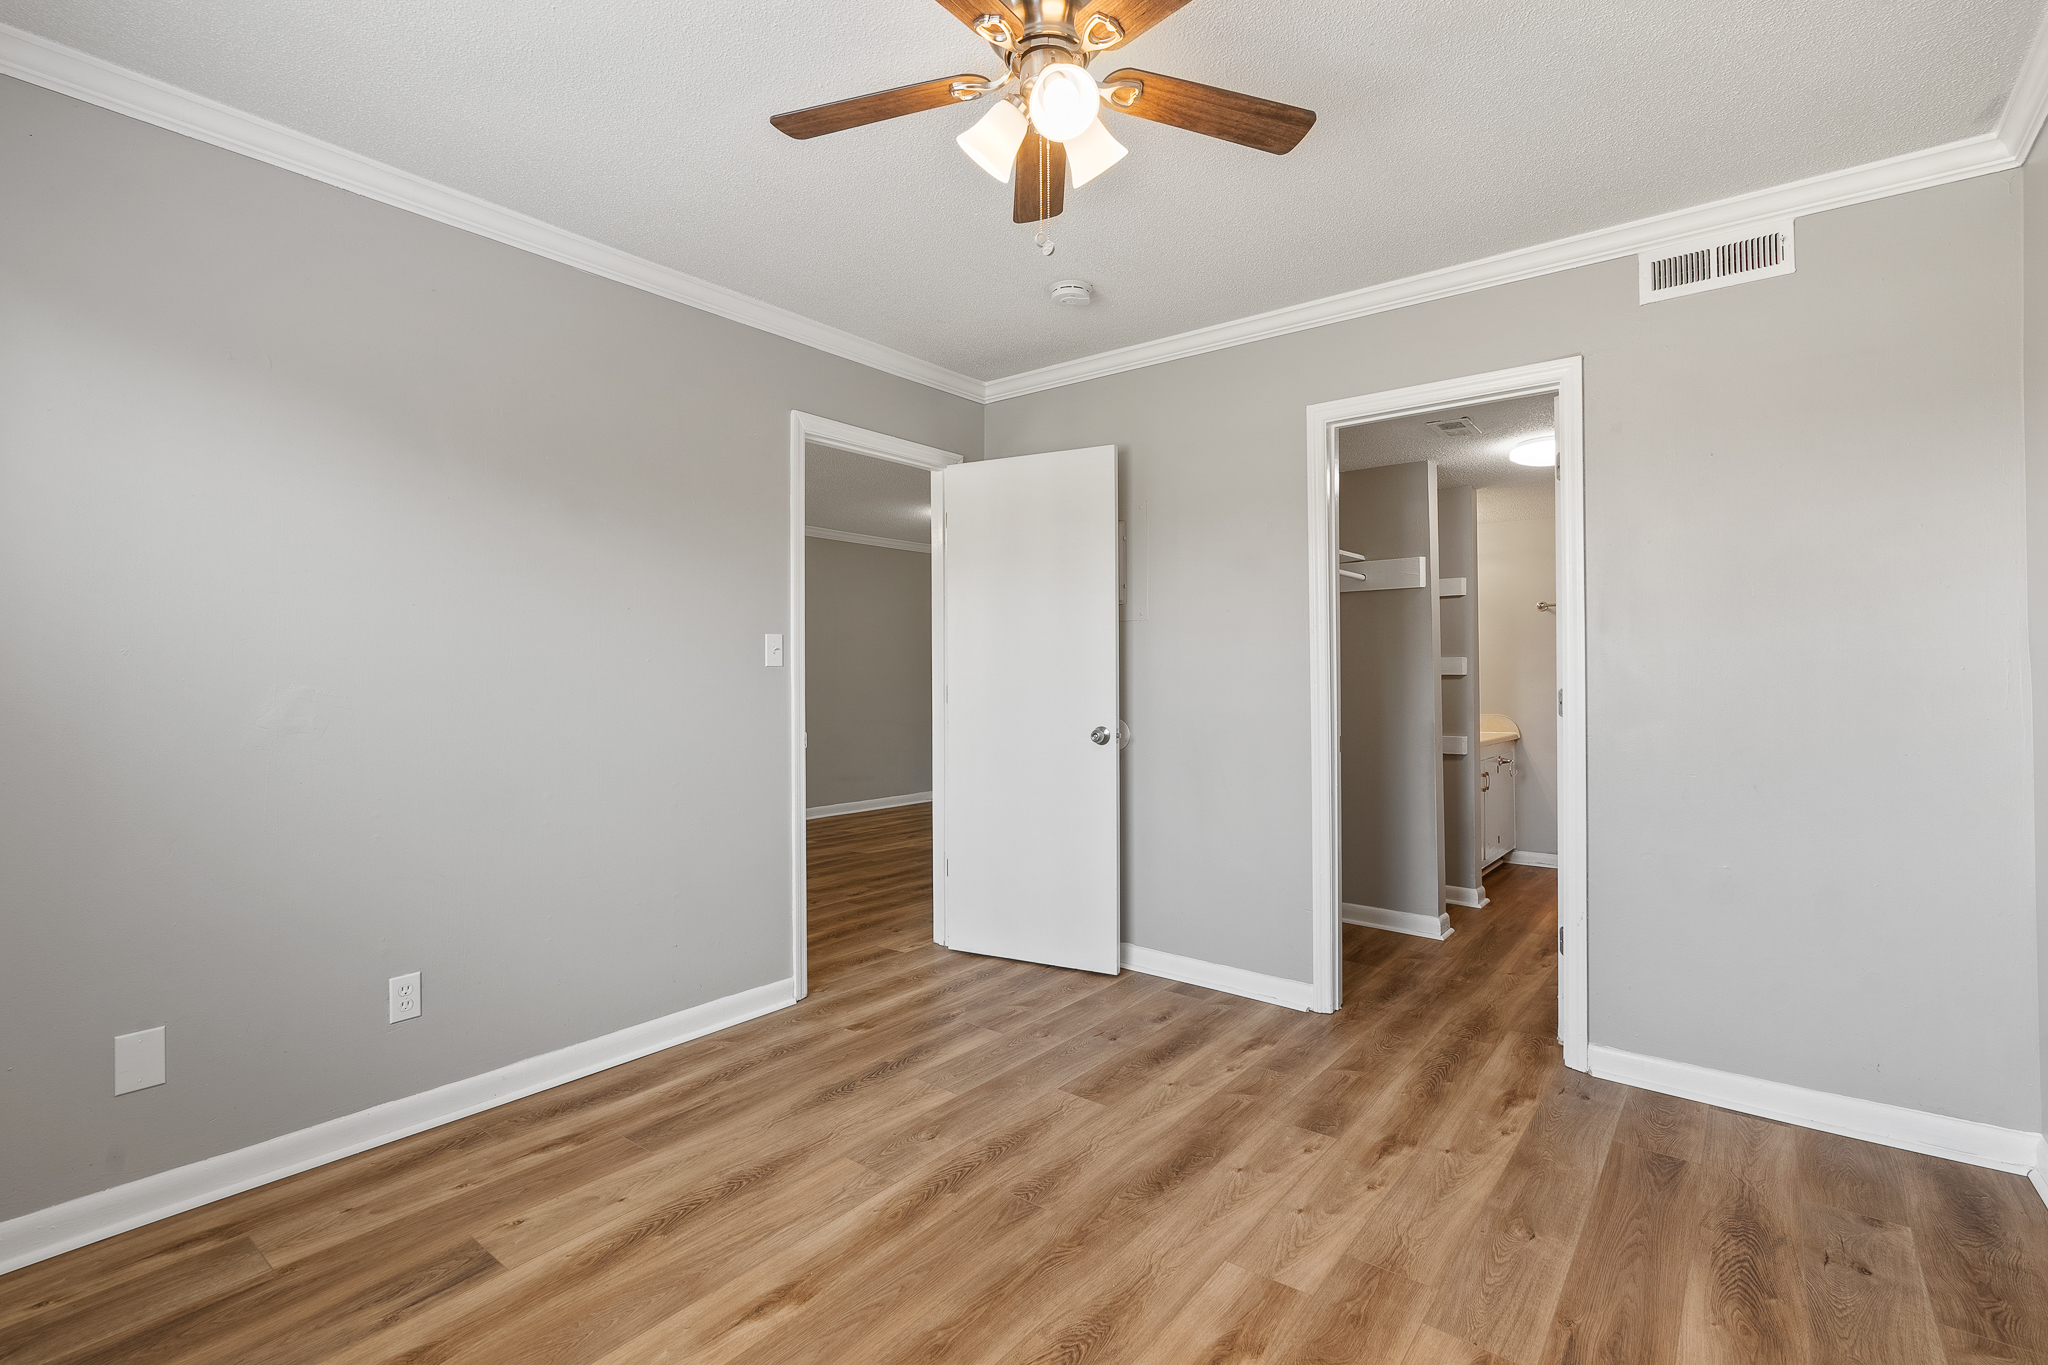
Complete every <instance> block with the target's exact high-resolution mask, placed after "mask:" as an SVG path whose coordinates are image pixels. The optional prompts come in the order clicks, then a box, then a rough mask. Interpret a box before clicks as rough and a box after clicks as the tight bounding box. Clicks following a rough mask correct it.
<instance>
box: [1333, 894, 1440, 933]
mask: <svg viewBox="0 0 2048 1365" xmlns="http://www.w3.org/2000/svg"><path fill="white" fill-rule="evenodd" d="M1344 922H1345V923H1346V924H1362V925H1364V926H1365V927H1366V928H1368V929H1391V930H1393V931H1394V932H1395V933H1397V934H1413V935H1415V936H1416V937H1417V938H1438V939H1442V938H1449V937H1450V936H1451V917H1450V916H1449V915H1447V914H1444V913H1442V912H1441V911H1439V912H1438V913H1436V914H1434V915H1425V914H1422V913H1421V912H1420V911H1416V910H1382V909H1380V908H1379V907H1378V906H1377V905H1353V904H1351V903H1350V902H1349V901H1346V902H1345V903H1344Z"/></svg>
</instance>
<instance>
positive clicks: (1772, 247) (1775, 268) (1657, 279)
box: [1636, 221, 1792, 303]
mask: <svg viewBox="0 0 2048 1365" xmlns="http://www.w3.org/2000/svg"><path fill="white" fill-rule="evenodd" d="M1636 259H1637V261H1638V263H1639V264H1640V267H1641V269H1640V275H1641V281H1642V298H1641V301H1642V302H1643V303H1655V302H1656V301H1657V300H1659V299H1675V298H1677V297H1678V296H1679V295H1681V294H1699V293H1704V292H1705V291H1706V290H1709V289H1722V288H1726V287H1727V286H1728V285H1731V284H1747V283H1748V282H1749V281H1751V280H1762V279H1768V278H1770V277H1771V276H1773V275H1789V274H1791V273H1792V224H1791V223H1790V222H1789V221H1787V222H1783V223H1767V224H1751V225H1750V226H1748V227H1745V228H1738V229H1736V230H1735V231H1733V232H1725V233H1720V234H1717V235H1715V236H1713V237H1711V238H1705V239H1695V240H1693V241H1689V242H1674V243H1671V244H1669V245H1666V246H1660V247H1656V248H1654V249H1653V250H1650V251H1645V252H1643V253H1642V254H1641V255H1640V256H1638V257H1637V258H1636Z"/></svg>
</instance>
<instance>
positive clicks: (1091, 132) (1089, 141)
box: [1067, 119, 1131, 190]
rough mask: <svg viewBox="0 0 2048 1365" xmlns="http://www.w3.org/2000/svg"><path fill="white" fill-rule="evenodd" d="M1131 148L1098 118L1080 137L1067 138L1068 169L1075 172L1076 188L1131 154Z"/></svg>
mask: <svg viewBox="0 0 2048 1365" xmlns="http://www.w3.org/2000/svg"><path fill="white" fill-rule="evenodd" d="M1130 150H1131V149H1130V148H1128V147H1126V146H1124V144H1123V143H1121V142H1118V141H1117V140H1116V139H1115V138H1113V137H1111V136H1110V135H1109V129H1107V128H1105V127H1103V126H1102V120H1101V119H1097V120H1095V122H1093V123H1091V124H1089V125H1088V131H1087V132H1085V133H1082V134H1081V135H1080V136H1079V137H1070V138H1068V139H1067V169H1068V170H1070V171H1072V172H1073V173H1074V188H1075V189H1077V190H1078V189H1080V188H1081V187H1082V186H1083V185H1085V184H1087V183H1088V182H1089V181H1091V180H1093V179H1094V178H1095V177H1096V176H1098V175H1101V174H1102V173H1103V172H1104V171H1106V170H1108V169H1109V168H1110V167H1111V166H1114V165H1116V163H1117V162H1119V161H1122V160H1123V159H1124V157H1125V156H1127V155H1129V153H1130Z"/></svg>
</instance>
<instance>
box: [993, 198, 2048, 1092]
mask: <svg viewBox="0 0 2048 1365" xmlns="http://www.w3.org/2000/svg"><path fill="white" fill-rule="evenodd" d="M2019 189H2020V186H2019V180H2018V176H2017V175H2016V174H2004V175H1996V176H1986V177H1980V178H1977V179H1973V180H1968V181H1964V182H1961V183H1958V184H1953V185H1947V186H1942V187H1939V188H1935V189H1929V190H1922V191H1919V192H1916V193H1913V194H1908V195H1901V196H1897V197H1894V198H1890V199H1885V200H1881V201H1878V202H1875V203H1870V204H1864V205H1859V206H1856V207H1852V208H1845V209H1839V210H1835V211H1833V212H1829V213H1824V214H1818V215H1815V216H1812V217H1808V218H1804V219H1802V220H1800V223H1799V226H1798V232H1799V270H1798V273H1796V274H1794V275H1790V276H1786V277H1783V278H1778V279H1769V280H1762V281H1758V282H1755V283H1751V284H1746V285H1742V286H1739V287H1736V288H1731V289H1725V290H1718V291H1714V292H1711V293H1705V294H1700V295H1696V296H1692V297H1688V298H1681V299H1676V300H1671V301H1668V302H1663V303H1658V304H1653V305H1650V306H1648V307H1644V306H1640V305H1638V303H1637V301H1636V262H1635V261H1634V260H1633V259H1626V260H1618V261H1611V262H1606V263H1603V264H1600V265H1596V266H1589V267H1586V268H1584V269H1580V270H1574V271H1569V272H1565V273H1561V274H1554V275H1548V276H1543V277H1541V278H1537V279H1531V280H1526V281H1521V282H1519V283H1515V284H1511V285H1506V286H1502V287H1500V288H1495V289H1489V290H1485V291H1482V292H1478V293H1473V294H1466V295H1461V296H1458V297H1454V298H1448V299H1442V300H1438V301H1436V302H1433V303H1428V304H1422V305H1419V306H1415V307H1410V308H1403V309H1398V310H1395V311H1392V312H1386V313H1379V314H1375V315H1373V316H1370V317H1363V318H1358V319H1355V320H1352V321H1349V322H1344V323H1339V324H1334V325H1331V326H1327V327H1322V328H1318V329H1315V330H1311V331H1305V332H1297V333H1293V334H1291V335H1287V336H1282V337H1276V338H1273V339H1270V340H1267V341H1262V342H1259V343H1256V344H1254V345H1248V346H1240V347H1235V348H1231V349H1228V350H1222V351H1215V352H1211V353H1209V354H1205V355H1199V356H1193V357H1189V358H1187V359H1184V360H1178V361H1174V362H1171V363H1169V364H1164V365H1156V366H1150V367H1147V368H1144V369H1138V370H1132V371H1129V372H1127V373H1124V374H1119V375H1113V376H1109V377H1106V378H1103V379H1098V380H1093V381H1090V382H1088V383H1086V384H1081V385H1075V386H1070V387H1067V388H1062V389H1058V390H1055V391H1052V392H1047V393H1042V394H1035V395H1030V396H1027V397H1023V398H1017V399H1012V400H1009V401H1006V402H1003V403H999V404H994V405H992V406H991V407H990V408H989V411H988V424H987V449H988V452H989V453H990V454H992V455H1010V454H1021V453H1025V452H1029V451H1034V450H1061V449H1068V448H1072V447H1075V446H1085V445H1093V444H1101V443H1109V442H1114V443H1116V444H1117V445H1119V446H1120V447H1121V448H1122V450H1123V453H1124V479H1125V487H1124V494H1125V505H1126V506H1130V505H1133V504H1134V503H1144V504H1146V505H1147V506H1148V511H1149V517H1150V536H1149V544H1150V551H1149V552H1150V553H1151V554H1152V555H1153V556H1155V557H1156V559H1157V562H1156V563H1155V564H1153V565H1152V566H1151V570H1152V572H1151V577H1150V584H1151V587H1150V595H1149V603H1148V611H1147V619H1146V620H1145V621H1143V622H1138V623H1133V626H1134V628H1133V629H1131V630H1130V631H1128V632H1127V634H1126V637H1125V641H1126V643H1125V649H1126V666H1127V673H1126V678H1127V697H1128V703H1127V704H1128V711H1127V715H1128V717H1129V720H1130V722H1131V725H1132V728H1133V731H1134V733H1135V738H1134V739H1133V740H1132V743H1131V747H1130V749H1129V751H1128V752H1127V754H1126V760H1127V762H1126V767H1125V781H1126V787H1125V791H1126V793H1127V797H1126V800H1127V802H1128V810H1129V812H1130V815H1129V820H1130V823H1131V828H1132V834H1131V838H1130V842H1129V846H1128V860H1127V864H1126V866H1127V867H1128V869H1129V873H1128V876H1129V894H1128V900H1127V910H1126V919H1127V936H1128V937H1129V939H1130V941H1132V942H1134V943H1137V944H1140V945H1142V946H1145V947H1149V948H1156V949H1161V950H1163V951H1166V952H1173V953H1180V954H1183V955H1185V956H1188V957H1194V958H1198V959H1202V960H1205V961H1209V962H1218V963H1226V964H1229V965H1232V966H1237V967H1243V968H1248V969H1250V970H1253V971H1260V972H1268V973H1272V974H1274V975H1277V976H1284V977H1291V978H1293V979H1296V980H1306V979H1307V977H1308V974H1309V915H1308V889H1309V888H1308V875H1309V859H1308V838H1309V833H1308V798H1309V770H1308V763H1309V756H1308V717H1307V698H1308V685H1307V683H1308V679H1307V668H1308V644H1307V622H1308V612H1307V610H1306V587H1305V583H1306V578H1307V573H1308V568H1309V566H1308V564H1307V561H1306V525H1307V516H1306V507H1307V503H1306V477H1307V462H1306V458H1305V452H1304V449H1303V434H1302V430H1303V429H1302V421H1303V409H1304V408H1305V407H1306V406H1307V405H1308V404H1310V403H1316V402H1322V401H1326V400H1333V399H1339V398H1345V397H1348V396H1352V395H1357V394H1366V393H1372V392H1376V391H1380V390H1385V389H1391V388H1397V387H1400V386H1403V385H1409V384H1417V383H1421V382H1424V381H1429V380H1437V379H1445V378H1449V377H1452V376H1458V375H1469V374H1475V373H1479V372H1483V371H1490V370H1496V369H1501V368H1504V367H1507V366H1512V365H1520V364H1526V363H1530V362H1534V361H1539V360H1546V359H1551V358H1554V357H1557V356H1564V355H1582V356H1584V357H1585V367H1586V369H1585V380H1586V390H1585V394H1586V421H1587V431H1586V446H1585V449H1586V514H1587V521H1588V536H1589V547H1588V556H1589V564H1588V574H1589V583H1588V594H1589V612H1590V617H1589V629H1590V636H1591V641H1590V646H1589V657H1588V668H1589V672H1590V677H1589V685H1588V692H1587V698H1588V707H1589V725H1590V731H1591V733H1590V746H1591V747H1590V754H1589V771H1588V782H1589V784H1590V788H1591V795H1590V801H1591V808H1590V820H1591V859H1592V864H1591V868H1590V875H1591V897H1592V899H1591V906H1590V911H1591V925H1590V941H1591V960H1590V969H1591V1033H1592V1039H1593V1041H1594V1042H1595V1043H1602V1044H1610V1045H1613V1046H1616V1047H1621V1048H1627V1049H1630V1050H1633V1051H1636V1052H1642V1053H1647V1054H1650V1055H1652V1056H1658V1057H1666V1058H1674V1059H1677V1060H1680V1061H1685V1062H1692V1063H1696V1064H1699V1065H1702V1066H1708V1067H1716V1068H1720V1069H1723V1070H1727V1071H1732V1072H1737V1073H1741V1074H1746V1075H1752V1076H1762V1077H1768V1078H1771V1079H1774V1080H1779V1081H1784V1082H1788V1083H1791V1084H1794V1085H1801V1086H1809V1087H1813V1088H1815V1089H1819V1090H1823V1091H1832V1092H1835V1093H1839V1094H1845V1095H1854V1096H1861V1097H1864V1098H1868V1099H1873V1100H1879V1101H1883V1102H1887V1103H1892V1104H1899V1105H1905V1106H1908V1107H1911V1108H1918V1109H1927V1110H1933V1111H1936V1112H1940V1113H1947V1114H1953V1115H1960V1116H1963V1117H1966V1118H1971V1119H1976V1120H1981V1121H1984V1122H1988V1123H1995V1124H2004V1125H2008V1126H2011V1127H2015V1128H2023V1129H2038V1127H2039V1125H2040V1103H2039V1097H2040V1074H2041V1073H2040V1066H2039V1060H2040V1043H2041V1039H2040V1034H2039V1016H2038V1012H2037V1008H2036V970H2035V969H2036V949H2035V935H2034V917H2035V912H2034V898H2033V871H2034V869H2033V854H2032V829H2033V813H2032V806H2031V781H2030V778H2031V765H2032V762H2033V757H2032V753H2031V751H2030V748H2029V743H2028V738H2027V736H2028V732H2029V725H2030V721H2031V716H2030V714H2029V692H2028V676H2027V671H2026V670H2027V648H2028V640H2027V598H2026V591H2025V589H2026V572H2027V570H2026V563H2027V561H2026V552H2027V526H2026V516H2025V507H2024V494H2025V450H2024V447H2023V443H2022V431H2021V426H2022V416H2021V403H2020V398H2021V373H2020V369H2021V335H2020V324H2021V318H2020V313H2021V308H2020V304H2021V298H2020V295H2021V291H2020V288H2019V286H2018V280H2019V271H2020V263H2021V213H2020V194H2019ZM1873 736H1876V737H1880V740H1881V742H1877V743H1872V742H1870V740H1871V738H1872V737H1873ZM1901 1002H1911V1007H1910V1008H1902V1007H1901Z"/></svg>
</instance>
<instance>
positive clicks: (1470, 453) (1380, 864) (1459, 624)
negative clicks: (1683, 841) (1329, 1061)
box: [1309, 360, 1585, 1068]
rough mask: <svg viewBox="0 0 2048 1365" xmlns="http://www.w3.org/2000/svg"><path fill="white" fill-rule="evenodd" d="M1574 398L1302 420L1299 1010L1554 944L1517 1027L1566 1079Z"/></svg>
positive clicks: (1573, 701)
mask: <svg viewBox="0 0 2048 1365" xmlns="http://www.w3.org/2000/svg"><path fill="white" fill-rule="evenodd" d="M1579 402H1580V399H1579V385H1578V365H1577V361H1576V360H1568V361H1561V362H1556V363H1554V364H1552V365H1548V366H1535V367H1530V368H1529V369H1528V370H1523V371H1513V372H1507V373H1504V374H1498V375H1483V376H1475V377H1473V378H1471V379H1466V380H1456V381H1450V382H1448V383H1445V384H1438V385H1425V386H1421V387H1418V388H1415V389H1409V390H1401V391H1398V392H1393V393H1387V394H1377V395H1368V396H1365V397H1362V398H1358V399H1352V400H1346V401H1345V402H1343V403H1336V404H1324V405H1319V406H1318V407H1317V408H1312V409H1310V414H1309V415H1310V433H1309V435H1310V458H1311V461H1312V465H1311V474H1312V480H1311V486H1312V489H1313V490H1314V494H1313V496H1312V506H1311V516H1312V521H1311V529H1312V539H1314V540H1317V541H1318V542H1319V543H1318V544H1317V545H1316V546H1315V547H1314V548H1315V551H1316V553H1317V554H1318V556H1319V559H1318V561H1317V563H1316V564H1315V565H1313V566H1312V568H1313V571H1314V586H1315V588H1316V590H1317V592H1316V597H1315V599H1314V601H1313V606H1314V615H1313V616H1312V623H1313V624H1315V625H1316V626H1317V627H1318V629H1317V630H1316V632H1315V633H1316V636H1317V643H1318V644H1319V645H1321V646H1323V647H1324V648H1326V649H1327V655H1326V656H1325V657H1326V659H1327V671H1326V672H1325V671H1323V670H1321V669H1319V670H1318V675H1317V680H1318V684H1319V688H1320V689H1323V690H1320V691H1319V695H1318V697H1317V698H1316V701H1317V707H1316V712H1317V714H1318V716H1319V718H1322V719H1324V723H1325V733H1324V734H1322V735H1320V736H1318V740H1319V741H1327V744H1328V748H1327V750H1326V751H1324V752H1323V753H1320V754H1319V755H1318V757H1321V758H1322V759H1323V760H1324V761H1323V766H1322V769H1321V771H1319V772H1318V774H1317V780H1318V791H1317V793H1316V795H1317V797H1318V802H1317V806H1316V808H1315V810H1314V812H1313V814H1314V818H1315V819H1316V822H1317V829H1316V835H1317V839H1318V848H1317V850H1316V852H1317V855H1318V864H1317V872H1318V873H1319V876H1320V880H1319V882H1318V884H1317V886H1316V891H1317V894H1318V910H1319V912H1320V915H1321V919H1320V921H1319V942H1318V944H1317V947H1318V959H1317V963H1316V966H1317V979H1316V983H1315V984H1316V986H1317V988H1318V997H1319V998H1318V1000H1317V1007H1318V1008H1340V1007H1342V1005H1343V1004H1344V1002H1345V998H1346V992H1345V985H1344V979H1343V976H1344V971H1345V964H1346V961H1347V958H1348V959H1349V960H1350V961H1352V962H1353V963H1355V964H1358V965H1359V966H1360V967H1361V968H1362V969H1363V970H1369V971H1374V972H1379V973H1381V977H1380V979H1378V980H1377V983H1376V984H1375V985H1374V986H1373V988H1372V990H1371V991H1370V992H1367V993H1366V994H1364V995H1361V996H1360V998H1361V999H1363V998H1368V997H1369V998H1373V999H1378V998H1380V997H1381V996H1382V995H1383V994H1384V992H1385V989H1386V988H1387V986H1388V984H1389V979H1390V978H1389V973H1390V971H1391V975H1392V976H1393V977H1398V976H1401V975H1402V974H1410V975H1412V974H1413V973H1414V972H1417V971H1428V970H1435V969H1437V966H1438V965H1439V964H1442V963H1449V962H1450V961H1451V959H1452V958H1453V957H1456V958H1458V959H1459V960H1462V959H1463V957H1464V956H1465V955H1469V954H1473V953H1483V954H1501V955H1506V954H1510V953H1522V952H1528V951H1537V952H1539V953H1542V952H1548V951H1550V950H1551V949H1552V948H1553V947H1554V949H1555V951H1556V953H1557V957H1558V961H1557V969H1558V970H1557V976H1556V979H1557V987H1556V991H1555V1001H1556V1004H1555V1007H1554V1008H1555V1012H1554V1013H1553V1012H1552V1010H1553V1006H1552V1004H1551V1001H1550V999H1549V998H1548V995H1547V991H1548V986H1547V980H1548V977H1547V974H1546V976H1545V983H1546V984H1545V991H1546V998H1544V999H1541V1000H1533V999H1532V1000H1531V1001H1530V1002H1528V1004H1527V1006H1526V1008H1525V1009H1524V1010H1523V1012H1522V1017H1523V1026H1526V1027H1540V1028H1542V1029H1543V1030H1544V1031H1546V1032H1547V1031H1549V1025H1550V1021H1551V1020H1555V1024H1556V1032H1557V1034H1558V1036H1559V1038H1560V1039H1561V1040H1563V1041H1564V1042H1565V1044H1566V1061H1567V1063H1568V1064H1570V1065H1573V1066H1577V1067H1580V1068H1583V1067H1584V1065H1585V1061H1584V944H1585V914H1584V908H1585V900H1584V889H1585V862H1584V847H1585V839H1584V813H1585V804H1584V801H1585V795H1584V772H1585V766H1584V761H1585V751H1584V724H1583V718H1584V707H1583V685H1582V679H1583V658H1584V650H1583V610H1582V605H1583V582H1584V578H1583V550H1582V545H1583V513H1582V502H1581V499H1580V484H1579V469H1580V464H1579V461H1580V444H1579V431H1580V410H1579ZM1320 556H1326V557H1320ZM1325 708H1327V712H1326V714H1325V710H1324V709H1325ZM1553 918H1554V926H1555V927H1553ZM1461 931H1464V932H1466V940H1465V942H1464V943H1463V944H1461V945H1460V946H1458V947H1456V948H1454V947H1453V946H1452V945H1451V944H1450V943H1449V942H1447V940H1450V939H1451V938H1452V937H1453V935H1454V934H1458V933H1460V932H1461ZM1388 936H1406V937H1407V938H1408V939H1410V940H1413V939H1425V940H1431V941H1432V942H1431V943H1430V944H1428V945H1427V946H1423V945H1417V944H1412V943H1411V944H1409V946H1407V947H1390V946H1389V944H1390V943H1392V942H1393V940H1392V939H1391V938H1389V937H1388ZM1475 936H1478V937H1479V938H1480V939H1483V943H1484V946H1483V947H1482V946H1477V945H1476V944H1475ZM1524 939H1526V940H1528V942H1526V943H1524V942H1523V940H1524ZM1438 944H1442V945H1443V946H1442V947H1441V948H1439V947H1438V946H1437V945H1438ZM1390 963H1391V964H1393V966H1392V968H1391V969H1390V968H1389V966H1388V964H1390ZM1325 964H1327V971H1325ZM1363 989H1364V988H1363V987H1362V986H1361V990H1363ZM1325 990H1327V992H1328V993H1327V995H1324V994H1323V992H1324V991H1325ZM1539 1021H1540V1022H1539Z"/></svg>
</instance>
